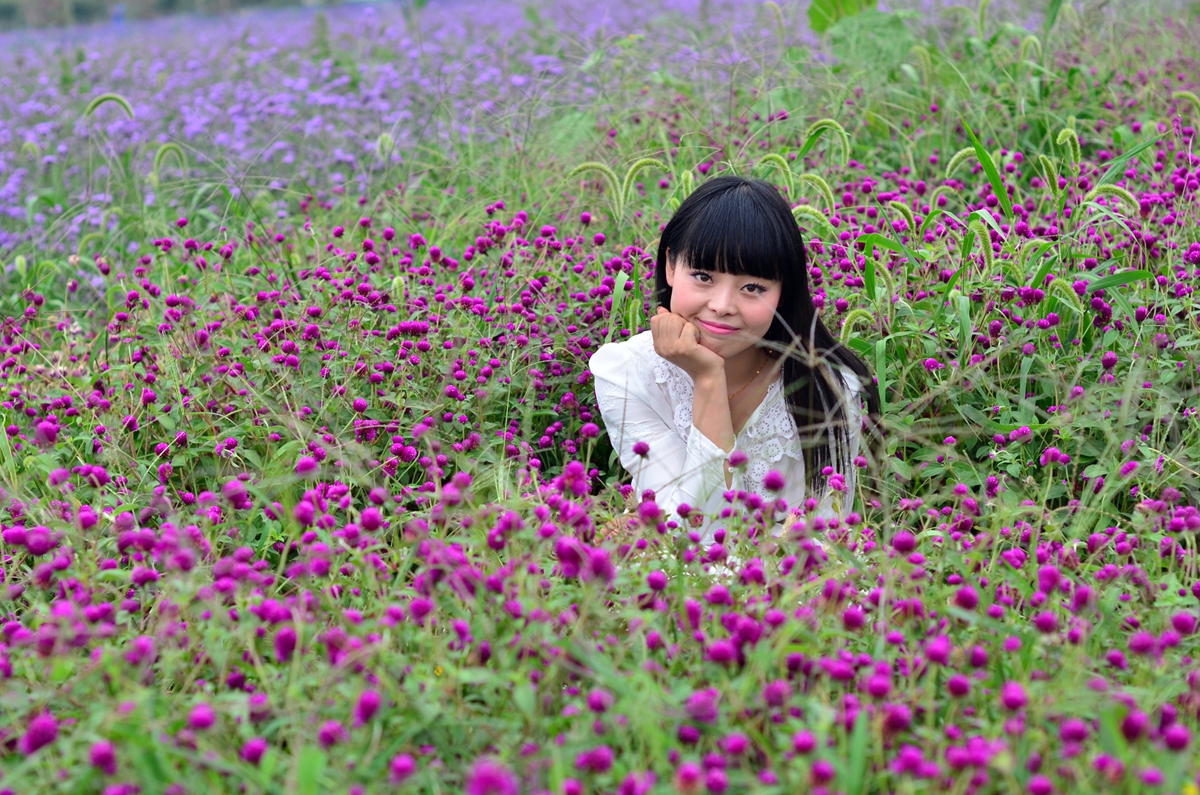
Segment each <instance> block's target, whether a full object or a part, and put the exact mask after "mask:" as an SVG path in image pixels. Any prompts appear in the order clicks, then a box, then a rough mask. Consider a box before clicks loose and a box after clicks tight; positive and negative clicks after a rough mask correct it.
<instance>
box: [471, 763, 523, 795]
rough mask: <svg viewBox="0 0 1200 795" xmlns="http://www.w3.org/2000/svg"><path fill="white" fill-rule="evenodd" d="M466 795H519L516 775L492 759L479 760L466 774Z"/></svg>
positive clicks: (518, 783)
mask: <svg viewBox="0 0 1200 795" xmlns="http://www.w3.org/2000/svg"><path fill="white" fill-rule="evenodd" d="M463 790H464V792H465V793H466V795H519V793H520V782H518V781H517V777H516V775H515V774H514V773H513V772H512V771H511V770H509V769H508V768H507V767H505V766H504V765H503V764H501V763H500V762H498V761H496V760H494V759H488V758H483V759H479V760H477V761H476V762H475V764H473V765H472V766H471V770H470V771H469V772H468V773H467V778H466V784H465V786H464V787H463Z"/></svg>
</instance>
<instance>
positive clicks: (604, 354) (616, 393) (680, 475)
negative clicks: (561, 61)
mask: <svg viewBox="0 0 1200 795" xmlns="http://www.w3.org/2000/svg"><path fill="white" fill-rule="evenodd" d="M589 368H590V369H591V371H592V375H593V376H594V378H595V385H596V402H597V404H598V406H599V408H600V415H601V417H603V419H604V425H605V428H607V430H608V435H609V439H611V440H612V445H613V449H614V450H616V451H617V454H618V455H619V456H620V459H621V465H622V466H623V467H625V469H626V471H628V472H629V473H630V474H631V475H632V476H633V487H634V490H635V494H638V495H640V494H641V492H642V491H644V490H646V489H652V490H653V491H654V495H655V502H657V503H658V505H659V507H661V508H662V509H663V510H664V511H665V512H666V513H667V514H668V516H669V518H674V519H675V520H676V521H680V524H681V525H682V526H687V525H686V524H685V523H684V522H683V521H682V520H681V519H680V517H679V515H678V513H677V509H678V508H679V506H680V505H681V504H684V503H686V504H687V505H689V506H690V507H691V508H693V509H696V510H700V511H703V512H704V513H705V514H710V515H711V514H714V513H716V512H717V511H719V510H720V509H721V506H722V504H723V502H724V497H723V494H724V492H725V490H726V485H725V460H726V458H727V453H726V452H725V451H724V450H722V449H721V448H720V447H718V446H717V444H716V443H715V442H713V441H712V440H711V439H709V438H708V437H707V436H705V435H704V434H703V433H701V432H700V431H699V430H697V429H696V428H695V427H694V426H693V427H692V430H691V433H689V434H688V438H687V440H686V441H685V440H683V439H681V438H680V436H679V433H678V432H677V431H676V429H675V425H674V422H673V419H672V418H673V414H674V407H672V406H671V405H670V401H669V399H668V398H667V396H666V394H664V392H663V390H661V389H660V388H659V387H658V385H657V383H656V382H655V380H654V375H653V371H652V369H651V367H650V364H649V363H648V362H642V361H641V359H640V357H639V356H638V355H637V353H636V351H634V350H632V349H631V346H630V345H628V344H627V343H621V344H616V343H609V344H607V345H604V346H601V348H600V349H599V350H597V351H596V353H594V354H593V355H592V358H591V360H590V362H589ZM637 442H645V443H646V444H647V445H649V448H650V449H649V452H648V453H647V454H646V456H645V457H642V456H639V455H638V454H637V453H635V452H634V451H633V446H634V444H636V443H637Z"/></svg>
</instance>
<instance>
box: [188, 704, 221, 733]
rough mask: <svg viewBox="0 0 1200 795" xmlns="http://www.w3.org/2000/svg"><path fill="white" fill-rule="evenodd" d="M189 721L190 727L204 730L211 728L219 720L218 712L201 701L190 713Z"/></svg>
mask: <svg viewBox="0 0 1200 795" xmlns="http://www.w3.org/2000/svg"><path fill="white" fill-rule="evenodd" d="M187 722H188V727H189V728H191V729H195V730H196V731H203V730H205V729H208V728H211V727H212V725H213V724H214V723H216V722H217V713H216V712H214V711H213V708H212V707H211V706H209V705H208V704H205V703H200V704H197V705H196V706H194V707H192V711H191V712H189V713H188V721H187Z"/></svg>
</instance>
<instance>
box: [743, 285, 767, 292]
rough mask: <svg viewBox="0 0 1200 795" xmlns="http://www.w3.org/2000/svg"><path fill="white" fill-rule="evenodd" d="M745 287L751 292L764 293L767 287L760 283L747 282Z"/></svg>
mask: <svg viewBox="0 0 1200 795" xmlns="http://www.w3.org/2000/svg"><path fill="white" fill-rule="evenodd" d="M746 289H747V290H749V291H750V292H752V293H765V292H766V291H767V288H766V286H765V285H762V284H747V285H746Z"/></svg>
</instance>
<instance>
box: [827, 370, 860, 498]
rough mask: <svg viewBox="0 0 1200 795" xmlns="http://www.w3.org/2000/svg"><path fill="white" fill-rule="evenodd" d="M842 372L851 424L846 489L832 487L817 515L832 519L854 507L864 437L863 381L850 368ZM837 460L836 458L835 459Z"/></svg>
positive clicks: (845, 467)
mask: <svg viewBox="0 0 1200 795" xmlns="http://www.w3.org/2000/svg"><path fill="white" fill-rule="evenodd" d="M842 374H843V375H844V376H845V379H846V420H847V422H848V424H849V426H850V445H849V449H848V450H847V455H846V460H845V462H844V463H843V464H842V466H841V469H842V473H841V474H842V477H843V478H845V481H846V489H845V491H842V492H840V493H838V492H835V491H833V490H832V489H831V490H830V491H829V492H828V493H826V494H825V496H824V497H823V498H822V499H821V502H820V504H819V505H818V506H817V511H816V514H817V516H819V517H821V518H824V519H830V518H833V517H834V516H836V517H838V518H839V519H845V518H846V517H847V516H849V515H850V513H851V511H852V509H853V508H854V495H855V493H856V489H857V485H858V476H857V472H856V470H857V467H855V465H854V459H855V457H856V456H858V449H859V443H860V440H861V439H862V400H861V391H862V383H861V382H860V381H859V379H858V376H857V375H856V374H855V373H853V372H850V371H848V370H843V371H842ZM834 460H836V459H834Z"/></svg>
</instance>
